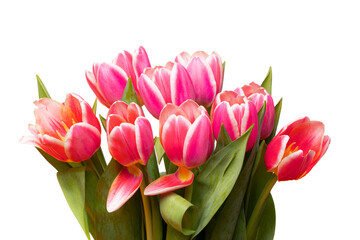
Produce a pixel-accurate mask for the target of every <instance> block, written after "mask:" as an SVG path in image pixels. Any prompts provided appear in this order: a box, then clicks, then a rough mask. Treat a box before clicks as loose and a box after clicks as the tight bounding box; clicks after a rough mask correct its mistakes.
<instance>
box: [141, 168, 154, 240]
mask: <svg viewBox="0 0 360 240" xmlns="http://www.w3.org/2000/svg"><path fill="white" fill-rule="evenodd" d="M139 167H140V169H141V170H142V172H143V175H144V176H143V180H142V181H141V184H140V193H141V199H142V202H143V206H144V215H145V229H146V239H147V240H153V231H152V222H151V218H152V214H151V202H150V198H149V197H148V196H145V195H144V190H145V188H146V182H147V181H148V175H147V172H146V168H145V167H144V166H142V165H141V166H139Z"/></svg>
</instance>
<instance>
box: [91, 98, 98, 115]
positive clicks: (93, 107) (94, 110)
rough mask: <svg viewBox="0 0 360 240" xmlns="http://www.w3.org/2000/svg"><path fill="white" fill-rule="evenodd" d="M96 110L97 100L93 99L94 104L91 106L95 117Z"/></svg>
mask: <svg viewBox="0 0 360 240" xmlns="http://www.w3.org/2000/svg"><path fill="white" fill-rule="evenodd" d="M96 109H97V98H95V101H94V104H93V106H92V110H93V113H94V114H95V115H96Z"/></svg>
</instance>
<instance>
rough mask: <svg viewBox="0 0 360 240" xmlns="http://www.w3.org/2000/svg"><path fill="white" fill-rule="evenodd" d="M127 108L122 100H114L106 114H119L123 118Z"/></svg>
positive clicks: (125, 115) (125, 116) (125, 117)
mask: <svg viewBox="0 0 360 240" xmlns="http://www.w3.org/2000/svg"><path fill="white" fill-rule="evenodd" d="M127 109H128V105H127V104H126V103H125V102H123V101H115V102H114V103H113V104H112V105H111V107H110V108H109V111H108V114H107V116H110V115H112V114H114V115H119V116H121V117H122V118H123V119H127Z"/></svg>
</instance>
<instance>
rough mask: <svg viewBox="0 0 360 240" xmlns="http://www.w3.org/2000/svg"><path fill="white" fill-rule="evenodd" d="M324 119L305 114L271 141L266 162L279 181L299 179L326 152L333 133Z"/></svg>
mask: <svg viewBox="0 0 360 240" xmlns="http://www.w3.org/2000/svg"><path fill="white" fill-rule="evenodd" d="M324 133H325V127H324V124H323V123H322V122H319V121H310V119H309V118H308V117H304V118H302V119H299V120H297V121H294V122H292V123H291V124H289V125H287V126H285V127H284V128H282V129H281V130H280V132H279V133H278V134H277V135H276V136H275V137H274V139H273V140H272V141H271V142H270V144H269V146H268V147H267V149H266V152H265V165H266V168H267V170H268V171H269V172H274V173H275V174H276V175H277V176H278V180H279V181H286V180H297V179H300V178H302V177H304V176H305V175H306V174H308V173H309V172H310V170H311V169H312V168H313V167H314V166H315V164H316V163H317V162H318V161H319V160H320V158H321V157H322V156H323V155H324V154H325V152H326V150H327V149H328V147H329V144H330V137H329V136H327V135H324Z"/></svg>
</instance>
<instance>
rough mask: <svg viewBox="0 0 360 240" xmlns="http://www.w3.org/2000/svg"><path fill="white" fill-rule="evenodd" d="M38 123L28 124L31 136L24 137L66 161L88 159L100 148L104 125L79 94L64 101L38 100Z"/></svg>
mask: <svg viewBox="0 0 360 240" xmlns="http://www.w3.org/2000/svg"><path fill="white" fill-rule="evenodd" d="M34 103H35V106H36V109H35V111H34V114H35V119H36V124H35V126H34V125H29V130H30V132H31V133H32V135H31V136H26V137H23V138H22V139H21V142H23V143H32V144H34V145H35V146H36V147H38V148H41V149H42V150H44V151H45V152H46V153H48V154H50V155H51V156H53V157H55V158H56V159H58V160H60V161H64V162H80V161H83V160H86V159H89V158H90V157H91V156H92V155H93V154H94V153H95V151H96V150H97V149H98V148H99V147H100V142H101V137H100V133H101V128H100V124H99V121H98V120H97V118H96V116H95V114H94V113H93V111H92V109H91V107H90V105H89V104H88V103H87V102H85V101H84V100H83V99H82V98H81V97H80V96H78V95H76V94H68V95H67V96H66V100H65V102H64V103H62V104H61V103H59V102H57V101H54V100H52V99H49V98H42V99H40V100H38V101H35V102H34Z"/></svg>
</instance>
